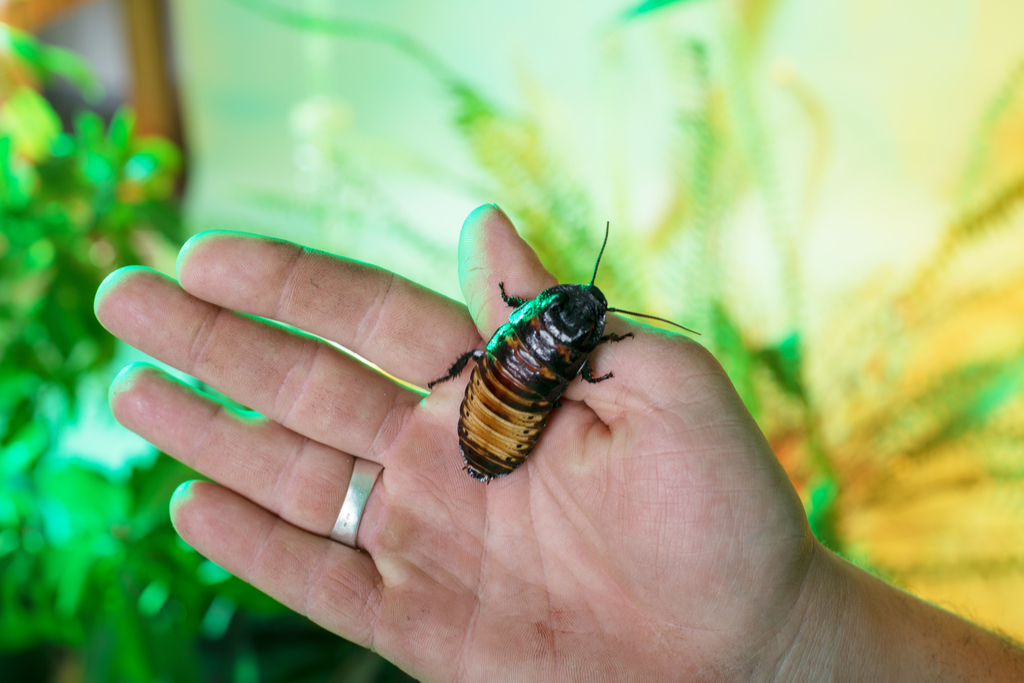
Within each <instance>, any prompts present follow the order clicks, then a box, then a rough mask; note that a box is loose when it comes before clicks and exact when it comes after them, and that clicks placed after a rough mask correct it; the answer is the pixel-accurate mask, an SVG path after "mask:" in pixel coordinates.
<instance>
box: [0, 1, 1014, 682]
mask: <svg viewBox="0 0 1024 683" xmlns="http://www.w3.org/2000/svg"><path fill="white" fill-rule="evenodd" d="M69 4H70V5H74V3H63V5H69ZM51 5H52V6H54V7H56V6H58V5H62V3H60V2H42V1H37V0H22V2H11V1H10V0H9V1H8V2H7V3H6V4H4V5H0V8H2V9H0V17H3V18H4V19H5V20H8V21H13V22H15V23H19V22H20V25H23V26H26V27H28V28H32V29H33V30H37V31H38V35H39V37H40V39H41V40H42V41H43V44H44V45H45V44H52V45H57V46H63V47H65V48H67V49H70V50H72V51H73V52H74V53H76V54H79V55H81V57H82V58H84V60H85V62H86V64H87V66H85V67H84V70H85V71H88V72H91V73H92V74H94V75H95V76H94V77H93V78H91V80H90V78H86V77H85V76H83V75H81V74H82V71H83V69H80V68H78V67H76V66H74V65H72V63H71V62H69V61H68V60H64V61H62V60H61V59H57V58H56V57H54V56H50V57H46V58H43V57H40V54H44V53H39V54H36V55H35V57H34V59H35V61H34V62H33V61H32V59H30V58H29V57H31V55H29V53H31V52H32V51H31V50H29V49H28V48H24V47H21V48H18V45H24V44H27V43H24V41H23V42H18V41H13V42H12V40H10V39H8V40H7V42H6V43H5V44H6V52H5V53H4V54H5V55H6V56H5V57H4V59H6V61H5V62H3V63H4V64H6V65H7V68H6V70H3V69H0V75H4V74H6V76H5V77H4V78H0V88H2V89H0V139H4V137H6V138H7V139H9V140H11V141H12V142H10V143H9V146H10V147H11V149H13V150H14V152H10V154H9V153H8V152H7V151H4V152H3V154H0V158H2V159H5V160H6V161H4V162H3V167H2V168H3V170H4V172H5V173H6V174H8V175H9V176H10V177H12V178H14V177H19V178H21V177H24V178H27V179H28V180H25V181H24V182H23V183H22V184H21V185H18V184H17V183H13V184H12V183H8V185H6V186H5V187H8V188H10V187H22V188H23V190H19V193H17V194H16V196H15V195H10V192H8V196H7V198H6V199H5V200H4V201H5V203H4V204H3V206H4V213H3V218H4V221H5V222H4V235H5V237H4V240H5V241H4V242H2V243H0V245H3V248H2V249H0V259H3V263H4V270H3V271H2V272H3V275H2V277H4V278H6V279H5V280H0V304H2V305H3V306H4V308H3V309H2V313H3V315H0V321H3V322H4V328H3V331H2V335H0V343H2V344H3V346H2V347H0V348H2V349H3V353H4V355H3V361H2V362H3V370H2V372H0V382H3V383H4V384H3V386H5V387H7V388H8V390H7V391H6V392H5V395H6V396H7V398H6V399H5V403H4V404H3V406H0V408H2V409H3V410H4V411H6V412H5V413H4V421H3V422H2V423H0V424H2V425H3V427H4V429H3V436H2V438H0V445H2V447H3V449H4V450H3V451H2V455H0V458H2V459H0V464H3V473H4V474H3V476H4V477H5V479H4V484H3V486H2V487H0V526H2V528H3V530H2V531H0V572H2V574H0V576H2V579H0V580H2V582H3V592H2V593H0V595H2V596H4V597H2V598H0V599H2V600H3V601H4V602H2V603H0V609H2V610H3V611H2V615H0V646H3V647H4V649H5V650H6V651H7V652H9V653H10V654H9V655H7V656H8V661H9V662H16V663H18V666H22V667H24V671H25V672H30V673H31V675H35V676H37V677H42V678H46V677H48V676H49V677H61V680H107V679H109V678H112V677H117V676H119V677H120V678H119V679H120V680H153V679H160V680H178V679H179V678H180V679H181V680H194V678H189V676H203V677H206V678H208V679H209V680H217V678H216V675H217V674H218V673H225V672H227V673H225V675H230V676H231V677H232V680H239V681H249V680H253V681H255V680H328V679H329V678H330V677H331V676H334V679H335V680H388V679H391V678H394V679H400V673H399V672H397V671H395V670H393V669H392V668H389V667H386V666H385V665H384V664H383V663H381V662H380V661H379V660H377V659H375V658H374V657H372V656H370V655H368V654H366V653H362V651H358V650H356V649H354V648H351V647H347V646H346V645H344V644H338V643H336V642H335V641H334V639H331V638H328V637H326V636H325V634H322V632H319V631H318V630H317V629H313V628H311V627H309V626H308V624H305V623H304V620H301V619H298V618H297V617H293V616H289V615H287V614H284V613H282V612H281V611H280V609H279V608H277V607H276V606H275V605H274V604H272V603H271V602H270V601H268V600H266V599H265V598H261V597H260V596H259V595H258V594H256V593H255V592H254V591H252V590H250V589H248V588H247V587H245V586H243V585H241V584H239V583H238V582H236V581H235V580H234V579H231V578H229V577H227V576H226V575H224V574H223V572H218V568H216V567H215V566H212V565H211V564H210V563H208V562H205V561H203V560H202V558H198V557H196V556H195V554H194V553H191V552H190V551H189V549H187V548H185V547H183V546H181V544H180V543H178V542H177V541H176V540H175V536H174V535H173V531H172V530H171V529H170V527H169V524H168V523H167V521H166V500H167V497H168V496H169V494H170V491H171V490H173V487H174V485H176V484H177V483H178V482H179V481H180V480H181V479H183V478H185V477H186V476H188V473H187V472H184V471H182V468H181V467H180V466H177V465H175V464H174V463H173V461H171V460H169V459H168V458H167V457H166V456H162V455H160V456H157V455H156V454H153V453H151V452H150V450H149V449H148V448H147V447H146V446H144V445H143V444H141V443H139V442H137V441H135V440H133V439H132V438H131V437H128V436H126V435H124V434H123V432H121V431H120V430H118V429H117V427H116V425H113V424H112V421H111V420H110V418H109V416H108V415H107V413H106V412H105V397H104V392H105V389H104V387H105V386H106V383H107V382H108V381H109V378H110V376H112V374H113V373H114V372H116V370H117V369H118V368H119V367H120V366H121V365H122V364H123V363H124V362H127V361H128V360H130V359H132V358H133V357H134V356H133V354H132V352H131V351H130V350H128V349H124V348H122V347H119V346H117V345H115V344H114V343H113V342H112V341H111V340H109V339H108V338H106V337H104V336H103V335H104V333H103V332H102V331H101V330H99V329H96V327H95V325H94V324H93V323H89V322H88V321H89V320H90V316H91V292H90V291H86V290H88V288H89V287H93V288H94V287H95V283H98V281H99V279H101V278H102V276H103V275H104V274H105V273H106V272H109V270H111V269H112V268H114V267H117V266H119V265H124V264H127V263H134V262H143V263H147V264H150V265H152V266H154V267H157V268H159V269H162V270H164V271H166V272H168V273H169V274H173V258H174V255H175V253H176V249H177V246H178V245H180V243H181V241H182V240H183V239H185V238H187V236H188V235H189V234H191V233H194V232H196V231H199V230H202V229H209V228H228V229H238V230H246V231H250V232H260V233H265V234H272V235H277V236H281V237H285V238H288V239H292V240H295V241H299V242H302V243H305V244H309V245H311V246H316V247H319V248H324V249H328V250H330V251H334V252H337V253H342V254H345V255H348V256H351V257H354V258H358V259H362V260H366V261H371V262H374V263H377V264H380V265H382V266H385V267H387V268H390V269H393V270H395V271H397V272H399V273H401V274H403V275H405V276H407V277H410V278H412V279H415V280H418V281H421V282H424V283H425V284H428V285H429V286H431V287H433V288H435V289H437V290H439V291H441V292H444V293H446V294H448V295H449V296H452V297H455V298H459V296H460V295H459V290H458V284H457V279H456V272H455V253H456V245H457V240H458V232H459V227H460V225H461V222H462V220H463V218H464V217H465V216H466V215H467V214H468V212H469V211H470V210H471V209H472V208H474V207H475V206H477V205H479V204H481V203H484V202H491V201H495V202H497V203H498V204H499V205H501V206H502V207H503V208H504V209H505V210H506V211H507V212H508V213H509V214H510V215H511V216H512V218H513V220H515V221H516V223H517V225H518V226H519V228H520V229H521V231H522V232H523V234H524V235H525V236H526V238H527V239H528V240H529V241H530V242H531V244H533V245H534V246H535V248H536V249H537V250H538V252H539V253H540V255H541V257H542V260H543V261H544V262H545V264H546V265H547V266H548V267H549V268H550V269H551V270H552V271H553V272H555V273H556V275H558V276H559V277H560V278H561V279H563V280H564V281H570V282H580V281H583V280H585V279H586V278H587V277H589V272H590V268H591V265H590V264H591V262H592V257H593V254H595V253H596V251H597V248H598V244H599V241H600V237H601V226H602V225H603V223H604V222H605V221H606V220H610V221H611V223H612V229H611V241H610V244H609V253H608V254H606V261H604V262H603V263H606V264H607V266H605V265H603V266H602V274H601V279H602V282H599V284H600V286H601V287H602V289H603V290H604V291H605V292H606V293H608V295H609V300H610V301H613V302H614V303H615V305H617V306H621V307H625V308H633V309H634V310H646V311H651V312H653V313H656V314H658V315H664V316H667V317H670V318H672V319H674V320H679V321H681V322H683V323H684V324H686V325H687V326H690V327H694V328H696V329H698V330H700V331H701V332H702V337H701V338H700V339H701V342H702V343H704V344H706V345H707V346H708V347H709V348H710V349H711V350H712V351H713V352H714V353H715V354H716V356H717V357H718V358H719V359H720V360H721V362H722V363H723V365H724V366H725V367H726V369H727V370H728V371H729V373H730V376H731V377H732V378H733V380H734V382H735V383H736V384H737V387H738V388H739V390H740V392H741V395H742V396H743V398H744V400H745V402H746V403H747V405H748V407H749V408H750V410H751V412H752V413H753V414H754V416H755V417H756V418H757V419H758V421H759V423H760V424H761V426H762V428H763V429H764V430H765V432H766V434H767V435H768V437H769V440H770V441H771V443H772V445H773V448H774V449H775V451H776V454H777V455H778V456H779V458H780V460H781V461H782V462H783V464H784V466H785V467H786V468H787V471H788V472H789V473H790V476H791V478H792V479H793V481H794V483H795V484H796V486H797V488H798V490H799V492H800V494H801V496H802V498H803V499H804V502H805V505H806V508H807V510H808V515H809V518H810V520H811V523H812V527H813V528H814V531H815V533H816V534H817V535H818V537H819V538H821V539H822V540H823V541H824V542H825V543H827V544H828V545H829V546H830V547H832V548H834V549H835V550H837V551H838V552H841V553H843V554H844V555H846V556H847V557H849V558H850V559H852V560H853V561H855V562H857V563H859V564H861V565H863V566H865V567H867V568H868V569H870V570H872V571H874V572H876V573H877V574H879V575H881V576H883V577H885V578H886V579H888V580H890V581H893V582H895V583H897V584H898V585H901V586H903V587H905V588H907V589H908V590H911V591H912V592H915V593H917V594H919V595H921V596H922V597H924V598H926V599H929V600H932V601H935V602H937V603H939V604H941V605H943V606H945V607H947V608H949V609H951V610H953V611H956V612H959V613H961V614H964V615H965V616H967V617H968V618H971V619H974V620H977V621H979V622H980V623H982V624H984V625H985V626H987V627H989V628H994V629H998V630H1000V631H1002V632H1005V633H1007V634H1010V635H1011V636H1013V637H1015V638H1017V639H1018V640H1019V639H1021V638H1024V427H1022V426H1021V425H1024V420H1022V418H1024V398H1022V397H1024V270H1022V268H1021V266H1022V265H1024V225H1022V216H1024V212H1022V211H1021V201H1020V200H1021V199H1022V197H1024V154H1022V152H1024V92H1022V90H1024V85H1022V80H1024V47H1022V46H1021V43H1020V40H1019V36H1020V35H1021V30H1022V29H1024V6H1022V5H1020V3H1015V2H1011V1H1009V0H1003V1H996V0H982V1H978V2H967V1H966V0H960V1H956V2H947V3H934V2H931V3H929V2H924V1H923V0H899V1H896V2H880V1H877V0H842V1H841V2H831V3H815V2H810V1H809V0H675V1H672V0H647V1H646V2H640V1H639V0H637V1H635V2H621V1H620V2H614V1H612V0H600V1H599V2H587V3H584V2H577V1H575V0H564V1H562V2H557V3H540V2H527V3H518V4H516V5H514V6H513V5H508V6H505V5H500V4H496V3H492V4H481V3H466V2H461V1H455V0H444V1H439V2H433V3H429V4H426V5H424V4H422V3H409V2H402V1H401V0H390V1H386V2H378V3H373V4H370V5H367V4H365V3H348V2H327V1H326V0H174V1H173V2H170V3H167V4H166V5H161V4H159V3H155V2H136V1H135V0H125V1H124V2H114V1H113V0H106V1H98V2H92V3H83V6H81V7H79V6H77V5H75V6H72V7H71V8H70V9H68V8H66V7H63V6H61V7H56V9H53V7H50V6H51ZM47 8H50V10H52V12H51V14H50V15H47V16H45V17H43V15H44V14H46V11H50V10H48V9H47ZM44 10H45V11H44ZM58 10H59V11H58ZM3 12H6V13H7V14H6V15H4V14H2V13H3ZM39 17H42V18H39ZM44 19H45V20H44ZM19 40H21V39H19ZM26 40H27V39H26ZM12 46H14V47H12ZM15 48H17V49H15ZM33 54H35V53H33ZM55 54H56V53H55ZM26 55H29V57H26ZM26 59H29V61H28V62H26V61H25V60H26ZM25 64H30V66H25ZM32 64H34V65H35V66H31V65H32ZM12 65H13V66H12ZM51 72H52V73H51ZM26 74H28V75H26ZM61 74H63V75H61ZM99 86H102V87H99ZM25 88H27V89H29V90H32V91H33V92H36V91H37V92H41V93H43V94H45V103H47V104H46V105H45V106H48V107H52V108H53V110H54V114H53V116H54V117H56V122H55V121H54V120H52V119H50V118H47V116H48V115H46V114H45V113H44V114H39V113H38V112H40V111H44V110H45V107H44V106H43V105H42V104H39V103H38V102H37V101H36V100H33V99H32V97H31V96H30V95H26V94H25V91H24V89H25ZM101 90H102V92H100V91H101ZM15 95H17V96H15ZM12 102H13V103H14V104H13V105H12V104H11V103H12ZM25 102H29V104H25ZM19 103H20V104H19ZM32 103H35V104H32ZM123 103H129V104H132V105H134V108H135V110H136V111H138V116H137V118H132V117H130V116H128V115H127V114H126V113H125V110H124V109H119V107H121V105H122V104H123ZM15 105H17V106H15ZM33 107H36V108H33ZM40 107H42V108H40ZM82 108H87V109H91V110H93V111H95V112H97V113H98V115H99V117H98V119H95V120H94V119H90V118H88V117H86V118H82V115H81V114H80V113H79V114H76V113H75V112H76V111H79V112H80V111H81V109H82ZM25 112H29V113H25ZM33 112H34V114H33ZM118 112H119V113H118ZM33 115H35V116H36V118H35V119H33V118H32V116H33ZM40 117H41V118H40ZM24 121H35V122H36V123H34V124H32V125H28V124H24V123H23V122H24ZM39 121H43V123H39ZM12 122H15V123H17V125H15V124H14V123H12ZM47 122H48V123H47ZM26 131H27V132H26ZM153 134H156V135H157V137H152V135H153ZM172 143H173V144H172ZM175 145H180V146H181V147H182V149H183V150H184V153H183V155H182V154H177V153H176V152H175V150H176V147H175ZM3 149H6V148H2V149H0V151H2V150H3ZM5 155H6V156H5ZM98 159H101V160H104V161H103V162H102V163H100V162H99V161H97V160H98ZM103 164H105V165H103ZM26 169H29V170H26ZM60 169H64V170H60ZM69 169H70V170H69ZM58 171H60V172H58ZM19 174H20V175H19ZM62 174H63V175H62ZM69 174H70V175H69ZM33 178H34V180H33ZM68 178H74V179H75V180H74V181H73V182H72V181H69V180H68ZM62 179H63V180H62ZM61 183H63V184H61ZM51 186H52V187H59V188H62V189H61V191H60V192H59V193H57V195H56V196H59V197H61V198H62V199H61V201H62V202H63V203H62V204H61V205H60V206H61V207H62V208H61V210H60V216H62V218H61V219H60V220H59V221H56V222H55V221H54V219H53V218H52V216H51V215H50V213H52V211H53V206H52V201H51V200H50V199H47V198H48V197H51V198H52V197H53V196H55V195H54V194H53V193H50V194H47V192H48V190H47V188H49V187H51ZM104 197H105V198H106V199H103V201H100V200H99V199H97V198H104ZM47 202H50V203H49V204H48V203H47ZM84 205H88V206H90V207H92V208H91V209H90V210H89V211H84V212H83V210H82V209H81V207H82V206H84ZM46 207H49V208H46ZM179 207H180V208H181V211H180V213H179ZM44 209H45V210H44ZM46 211H50V213H46ZM44 216H48V217H47V218H45V220H44V218H43V217H44ZM55 225H57V226H58V227H59V229H58V228H55V227H54V226H55ZM26 226H28V227H26ZM16 227H17V231H16V230H15V228H16ZM29 227H31V230H29ZM33 231H34V232H33ZM27 235H30V237H28V236H27ZM83 250H84V252H83ZM77 253H86V254H88V255H89V256H88V258H85V259H84V260H83V259H81V258H78V257H76V256H75V254H77ZM76 259H77V260H76ZM75 264H77V265H75ZM606 267H607V269H605V268H606ZM68 272H72V273H77V275H76V276H75V277H76V278H77V279H71V280H68V279H67V278H64V279H62V276H61V275H60V274H62V273H65V274H66V273H68ZM26 282H27V283H34V284H32V286H31V287H26V286H25V284H24V283H26ZM5 283H6V284H5ZM19 283H20V284H19ZM90 283H92V284H90ZM72 290H82V292H83V293H82V294H81V296H80V297H78V298H76V297H75V296H73V295H71V294H68V292H69V291H72ZM26 292H27V293H26ZM76 316H78V317H80V319H81V321H82V322H81V324H80V325H78V326H77V327H76V326H69V325H68V324H67V323H66V321H67V320H77V319H79V318H76ZM57 321H61V322H57ZM83 339H85V340H91V342H90V343H91V344H92V346H88V345H86V347H87V348H86V347H83V346H82V343H81V342H82V340H83ZM83 348H86V351H82V350H81V349H83ZM76 349H78V350H77V351H76ZM89 349H92V351H89ZM76 354H77V355H76ZM83 359H85V360H83ZM15 361H17V362H15ZM26 367H27V368H30V369H33V368H38V370H32V372H29V373H26V372H25V371H24V369H25V368H26ZM33 373H34V374H33ZM111 501H114V502H111ZM68 558H73V561H72V562H70V566H71V567H72V570H70V571H68V570H67V567H68V566H69V565H68ZM58 567H60V568H63V571H59V570H58ZM96 595H100V596H104V597H103V598H102V599H97V598H95V596H96ZM90 596H93V597H90ZM126 632H131V633H135V634H136V636H135V637H133V638H128V639H126V640H124V639H122V637H121V636H117V634H124V633H126ZM170 633H174V634H176V635H175V636H174V638H173V639H171V638H170V636H169V635H168V634H170ZM269 642H273V643H277V644H278V645H277V646H276V647H270V646H268V645H267V643H269ZM168 651H173V652H186V653H188V656H187V657H169V655H168V654H167V652H168ZM172 659H173V660H174V661H171V660H172ZM2 665H3V663H2V662H0V666H2ZM12 666H13V664H12ZM26 675H29V673H26ZM360 677H362V678H360ZM26 680H29V679H26Z"/></svg>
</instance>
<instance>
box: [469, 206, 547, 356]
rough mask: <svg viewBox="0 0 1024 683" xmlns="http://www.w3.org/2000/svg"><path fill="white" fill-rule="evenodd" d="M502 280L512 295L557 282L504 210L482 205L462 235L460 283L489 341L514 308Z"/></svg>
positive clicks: (537, 290) (529, 293)
mask: <svg viewBox="0 0 1024 683" xmlns="http://www.w3.org/2000/svg"><path fill="white" fill-rule="evenodd" d="M499 283H504V285H505V292H506V293H507V294H508V295H509V296H510V297H511V296H518V297H520V298H521V299H532V298H533V297H535V296H537V294H539V293H540V292H542V291H543V290H545V289H547V288H548V287H552V286H554V285H556V284H558V280H556V279H555V276H553V275H552V274H551V273H549V272H548V271H547V269H545V268H544V266H543V265H541V262H540V259H538V258H537V254H536V252H534V251H533V249H532V248H531V247H530V245H529V244H527V243H526V242H525V241H524V240H523V238H522V237H520V236H519V233H517V232H516V229H515V227H513V225H512V221H510V220H509V218H508V216H506V215H505V212H504V211H502V210H501V209H499V208H498V206H497V205H496V204H484V205H483V206H481V207H479V208H478V209H476V210H475V211H473V213H471V214H469V217H468V218H467V219H466V222H465V223H464V224H463V225H462V234H461V236H460V237H459V284H460V285H461V286H462V296H463V297H464V298H465V299H466V304H467V305H468V306H469V312H470V314H471V315H472V316H473V321H474V322H475V323H476V327H477V329H478V330H479V331H480V336H481V337H483V338H484V339H490V338H491V336H492V335H493V334H494V331H495V330H496V329H498V327H500V326H501V325H503V324H504V323H506V322H507V321H508V316H509V313H511V312H512V309H511V308H509V307H508V305H507V304H506V303H505V302H504V301H503V300H502V298H501V291H500V289H499V287H498V285H499Z"/></svg>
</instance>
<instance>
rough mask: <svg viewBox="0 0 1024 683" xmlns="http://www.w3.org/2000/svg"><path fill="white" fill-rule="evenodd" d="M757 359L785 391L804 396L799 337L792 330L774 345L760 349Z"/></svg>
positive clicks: (800, 396)
mask: <svg viewBox="0 0 1024 683" xmlns="http://www.w3.org/2000/svg"><path fill="white" fill-rule="evenodd" d="M757 359H758V360H759V361H760V362H761V363H763V364H764V365H765V367H767V368H768V370H769V371H770V372H771V373H772V377H774V378H775V381H776V382H778V384H779V386H780V387H782V389H783V390H785V391H786V393H788V394H791V395H793V396H797V397H799V398H806V392H805V390H804V383H803V374H802V373H803V367H802V366H803V354H802V352H801V347H800V337H799V336H798V335H797V334H796V333H795V332H794V333H793V334H791V335H790V336H788V337H786V338H785V339H784V340H782V342H781V343H780V344H779V345H778V346H775V347H772V348H767V349H762V350H761V351H759V352H758V353H757Z"/></svg>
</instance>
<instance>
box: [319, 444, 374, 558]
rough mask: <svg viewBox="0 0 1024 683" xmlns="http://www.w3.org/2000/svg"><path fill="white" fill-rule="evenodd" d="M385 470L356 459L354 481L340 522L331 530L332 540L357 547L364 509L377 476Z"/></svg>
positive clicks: (345, 501)
mask: <svg viewBox="0 0 1024 683" xmlns="http://www.w3.org/2000/svg"><path fill="white" fill-rule="evenodd" d="M383 469H384V468H383V467H381V466H380V465H378V464H377V463H375V462H373V461H372V460H364V459H363V458H356V464H355V466H354V467H353V468H352V481H350V482H349V483H348V491H347V492H346V493H345V500H344V501H343V502H342V503H341V512H339V513H338V521H336V522H335V523H334V529H332V530H331V539H332V540H335V541H337V542H338V543H341V544H343V545H347V546H348V547H350V548H355V547H356V534H357V533H359V522H360V521H361V520H362V519H363V508H365V507H366V500H367V499H368V498H369V497H370V490H371V489H372V488H373V485H374V483H375V482H376V481H377V475H379V474H380V472H381V470H383Z"/></svg>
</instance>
